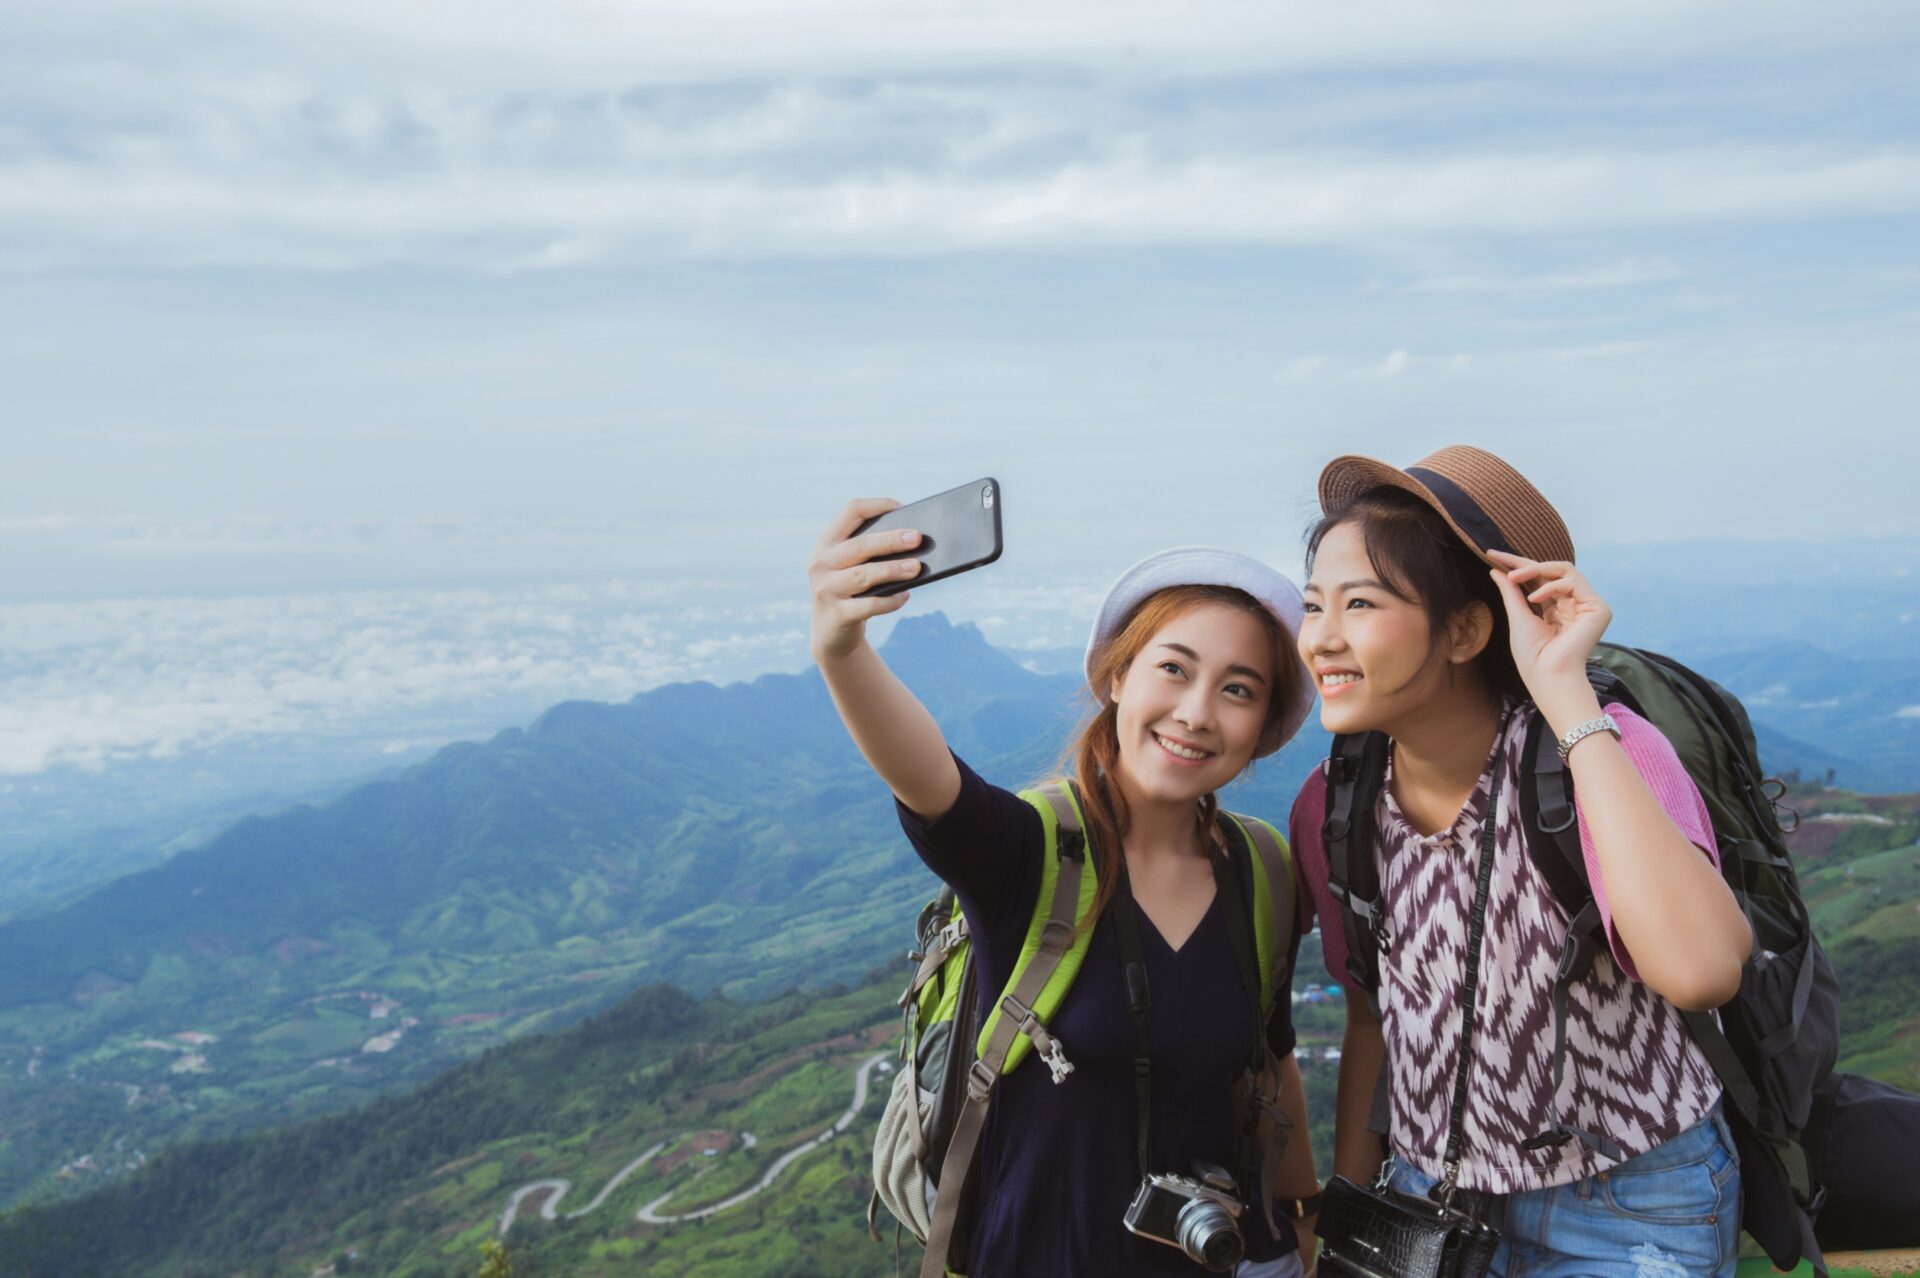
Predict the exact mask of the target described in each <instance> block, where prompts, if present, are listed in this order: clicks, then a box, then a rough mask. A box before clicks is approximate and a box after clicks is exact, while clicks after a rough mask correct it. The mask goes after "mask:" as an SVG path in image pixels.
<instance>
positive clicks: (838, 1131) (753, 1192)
mask: <svg viewBox="0 0 1920 1278" xmlns="http://www.w3.org/2000/svg"><path fill="white" fill-rule="evenodd" d="M891 1055H892V1053H890V1052H880V1053H877V1054H875V1055H873V1056H870V1057H868V1058H867V1059H866V1060H864V1061H862V1062H861V1063H860V1068H859V1069H857V1070H855V1071H854V1075H853V1103H852V1104H851V1105H848V1106H847V1112H846V1113H844V1114H842V1115H840V1117H839V1118H837V1119H835V1120H834V1122H833V1125H832V1126H831V1127H829V1128H827V1129H826V1130H825V1131H823V1132H821V1133H820V1134H819V1135H818V1136H815V1137H813V1138H812V1139H811V1140H806V1141H802V1142H801V1143H800V1144H798V1145H796V1146H794V1147H793V1148H792V1149H790V1150H788V1151H787V1152H786V1153H784V1154H782V1155H780V1157H779V1158H776V1159H775V1160H774V1161H773V1165H772V1166H770V1167H768V1168H767V1170H766V1171H765V1173H763V1174H762V1175H761V1177H760V1179H759V1180H757V1181H755V1182H754V1184H753V1185H752V1186H751V1187H750V1188H747V1189H743V1190H741V1191H740V1192H739V1193H737V1194H735V1195H734V1196H733V1197H731V1198H725V1199H722V1200H721V1201H719V1202H717V1203H714V1204H713V1205H712V1206H710V1207H701V1208H699V1209H697V1210H695V1211H689V1212H682V1213H681V1214H679V1215H676V1216H663V1215H661V1214H660V1208H661V1206H662V1205H664V1204H665V1203H666V1201H667V1200H668V1199H669V1198H672V1197H673V1195H674V1194H675V1193H676V1192H677V1191H675V1190H668V1191H667V1192H666V1193H664V1194H662V1195H660V1197H658V1198H656V1199H654V1200H653V1201H652V1202H650V1203H648V1204H647V1205H646V1206H644V1207H642V1208H641V1209H640V1210H639V1211H638V1212H636V1213H635V1219H637V1220H639V1221H640V1222H641V1223H643V1224H648V1225H671V1224H674V1223H676V1222H678V1221H683V1220H699V1219H701V1218H702V1217H705V1216H711V1215H714V1214H715V1213H716V1212H723V1211H727V1210H729V1209H731V1208H734V1207H738V1206H740V1204H742V1203H744V1202H748V1201H750V1200H751V1199H753V1198H754V1197H756V1196H757V1195H759V1194H763V1193H765V1192H766V1191H767V1189H768V1188H769V1187H770V1186H772V1184H773V1182H774V1181H775V1180H776V1179H778V1177H779V1175H780V1173H781V1172H783V1171H785V1170H786V1169H787V1168H788V1167H790V1166H791V1165H792V1164H793V1163H794V1161H795V1160H796V1159H799V1158H801V1157H803V1156H804V1155H806V1154H809V1153H811V1152H812V1151H814V1150H816V1149H819V1148H820V1147H821V1146H822V1145H825V1144H826V1143H827V1142H828V1141H830V1140H832V1139H833V1138H834V1137H836V1136H839V1135H842V1134H843V1133H844V1132H845V1131H846V1130H847V1129H848V1128H849V1127H851V1126H853V1122H854V1120H855V1119H856V1118H858V1117H859V1116H860V1111H861V1110H862V1109H864V1108H865V1107H866V1104H867V1090H868V1087H869V1086H870V1085H871V1081H872V1078H873V1071H874V1069H875V1068H877V1067H878V1066H879V1065H881V1064H882V1063H883V1062H885V1061H886V1060H888V1059H889V1058H890V1057H891ZM741 1144H742V1147H743V1148H747V1149H751V1148H753V1147H754V1146H755V1145H756V1144H758V1142H757V1141H756V1140H754V1139H753V1137H752V1134H751V1133H744V1134H743V1135H742V1139H741ZM666 1147H667V1142H666V1141H661V1142H660V1143H659V1144H657V1145H655V1146H653V1147H652V1148H651V1149H649V1150H647V1151H646V1152H645V1153H643V1154H641V1155H640V1156H639V1157H638V1158H635V1159H634V1160H633V1161H632V1162H630V1163H628V1164H627V1165H626V1166H625V1167H622V1168H621V1169H620V1170H619V1171H618V1172H617V1173H615V1175H614V1177H613V1179H611V1180H609V1181H608V1182H607V1183H606V1184H605V1185H603V1186H601V1188H600V1192H599V1193H597V1194H595V1195H594V1196H593V1201H592V1202H590V1203H588V1204H587V1205H586V1206H585V1207H582V1208H580V1210H578V1211H570V1212H568V1213H567V1219H568V1220H574V1219H577V1218H578V1217H581V1216H584V1215H586V1214H587V1213H588V1212H590V1211H593V1210H594V1209H595V1208H597V1207H599V1206H600V1204H602V1203H604V1202H606V1201H607V1196H608V1195H610V1194H611V1193H613V1191H614V1190H616V1189H618V1188H619V1187H620V1183H621V1182H622V1181H624V1180H626V1178H627V1177H629V1176H631V1175H633V1173H635V1172H636V1171H639V1170H640V1168H642V1167H643V1166H645V1165H646V1164H647V1162H648V1161H649V1160H650V1159H652V1158H653V1156H654V1155H656V1154H658V1153H659V1152H660V1151H661V1150H663V1149H665V1148H666ZM572 1188H573V1182H572V1181H570V1180H536V1181H532V1182H530V1183H528V1184H525V1185H522V1186H520V1187H519V1188H518V1189H516V1190H514V1191H513V1193H512V1194H510V1195H509V1196H508V1198H507V1207H506V1210H505V1211H503V1212H501V1213H500V1236H501V1237H503V1238H504V1237H506V1235H507V1231H508V1230H510V1229H512V1228H513V1222H514V1221H515V1220H516V1219H517V1218H518V1217H519V1214H520V1207H521V1204H522V1203H523V1202H524V1201H525V1200H526V1199H528V1198H530V1197H532V1196H533V1195H535V1194H540V1193H545V1194H546V1195H547V1199H546V1201H545V1202H543V1203H541V1204H540V1218H541V1219H542V1220H558V1219H559V1218H560V1215H559V1212H560V1200H561V1199H563V1198H565V1197H566V1196H567V1191H568V1190H570V1189H572Z"/></svg>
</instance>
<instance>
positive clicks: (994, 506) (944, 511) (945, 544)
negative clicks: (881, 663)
mask: <svg viewBox="0 0 1920 1278" xmlns="http://www.w3.org/2000/svg"><path fill="white" fill-rule="evenodd" d="M889 528H917V529H919V530H920V544H919V545H917V546H915V547H914V548H913V549H912V550H902V551H897V552H895V553H894V554H890V555H876V556H874V558H873V559H872V560H871V561H870V562H872V563H876V564H877V563H885V562H886V561H888V560H890V559H918V560H919V561H920V575H919V576H917V577H915V578H914V579H913V580H911V581H887V582H882V583H881V584H880V585H877V586H875V587H874V588H873V589H871V590H863V591H861V592H860V593H859V594H858V595H856V596H854V597H855V598H856V599H865V598H866V597H868V596H869V595H897V594H899V593H900V592H901V591H903V590H913V589H916V588H918V587H920V586H924V585H926V584H927V583H928V582H931V581H939V580H940V579H942V578H943V577H953V576H957V575H959V574H960V573H963V572H966V571H967V570H968V569H969V568H981V567H984V566H986V565H987V564H990V563H992V562H993V561H994V560H996V559H998V558H999V557H1000V481H999V480H997V479H976V480H974V481H973V482H972V483H971V484H962V485H960V486H959V487H958V488H949V489H948V490H947V491H946V492H944V493H940V494H939V495H937V496H934V497H926V498H923V499H921V500H920V501H916V502H914V503H913V504H912V505H910V506H901V507H900V508H899V509H897V510H890V511H888V512H887V513H886V514H884V515H876V516H874V517H873V518H872V519H869V520H867V522H865V523H864V524H861V525H860V526H859V527H858V528H856V529H854V530H853V535H854V536H856V537H858V536H859V535H860V534H861V533H866V532H873V531H875V530H876V529H877V530H879V531H881V532H885V531H886V530H887V529H889Z"/></svg>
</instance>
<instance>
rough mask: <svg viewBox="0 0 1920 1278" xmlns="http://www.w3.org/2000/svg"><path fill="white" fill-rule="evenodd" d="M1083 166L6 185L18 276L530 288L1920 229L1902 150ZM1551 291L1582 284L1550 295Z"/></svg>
mask: <svg viewBox="0 0 1920 1278" xmlns="http://www.w3.org/2000/svg"><path fill="white" fill-rule="evenodd" d="M1087 147H1088V149H1087V150H1086V151H1084V152H1082V153H1078V154H1074V155H1071V156H1068V157H1063V158H1061V159H1060V160H1058V161H1057V162H1055V163H1053V164H1051V165H1049V166H1047V167H1045V168H1044V169H1043V170H1041V171H1037V172H1025V173H1019V174H1007V173H1003V172H996V173H988V174H976V173H970V172H966V171H963V170H960V169H957V168H946V167H936V168H934V169H932V170H929V171H918V172H916V171H898V170H877V169H876V168H875V167H874V166H873V164H872V163H871V162H870V161H867V162H860V163H853V164H849V165H847V166H846V167H843V168H840V169H838V170H829V171H826V172H821V173H813V174H807V175H802V176H796V177H792V178H785V177H780V176H777V175H776V174H774V173H772V172H766V171H762V172H758V173H748V172H730V173H713V172H705V171H700V169H701V166H699V165H693V166H689V167H682V168H679V169H677V170H676V169H674V168H673V167H672V166H668V165H661V166H642V167H639V168H628V167H627V166H623V165H600V166H592V167H590V168H588V169H587V170H586V171H566V170H554V169H535V168H528V167H524V166H521V165H519V164H515V163H501V162H494V161H483V162H476V163H474V164H472V165H470V166H462V167H458V168H456V169H454V170H452V171H441V172H429V173H425V174H422V173H416V172H408V173H399V174H393V175H382V176H365V177H362V178H359V179H357V180H353V181H344V182H343V181H339V180H334V179H328V178H316V177H313V176H311V175H308V174H303V173H298V172H276V171H274V170H275V169H276V168H277V167H278V166H277V165H275V164H273V163H271V162H269V160H268V159H267V158H266V157H265V156H254V157H249V159H248V160H247V162H243V163H240V164H238V165H232V166H226V167H219V168H216V167H213V166H203V167H198V168H193V167H181V166H176V165H173V164H161V165H146V164H143V163H141V162H139V161H129V162H127V163H125V164H120V165H93V166H78V165H74V164H71V163H64V162H58V161H54V160H51V159H47V158H36V159H27V160H14V161H12V162H9V163H0V227H5V228H8V229H9V231H10V232H11V238H12V240H13V242H14V244H15V247H14V248H13V249H12V250H11V251H10V253H9V254H8V256H7V257H6V258H5V259H4V260H5V261H8V262H10V263H11V264H12V265H14V266H15V267H33V268H36V269H37V268H43V267H47V266H50V265H55V264H59V263H63V262H64V263H67V264H78V263H81V262H96V263H97V262H101V261H109V262H115V263H118V264H121V265H135V264H159V265H169V266H185V265H213V264H223V263H225V264H250V265H274V266H294V267H337V268H344V267H349V266H366V265H377V264H382V263H392V262H406V261H421V262H428V263H438V264H447V265H462V266H475V267H488V268H506V267H522V268H524V267H527V266H530V265H569V266H572V265H580V264H584V263H590V262H602V261H621V260H627V261H633V260H647V259H653V258H660V257H684V256H706V255H726V256H732V257H738V256H749V257H760V256H809V255H821V254H825V255H836V256H852V257H874V256H879V257H885V256H893V255H915V254H929V253H946V252H955V251H994V250H1009V249H1039V248H1053V249H1060V248H1069V247H1076V246H1077V247H1084V246H1088V245H1107V246H1121V245H1145V244H1183V243H1185V244H1223V243H1224V244H1242V245H1344V246H1350V247H1364V246H1367V245H1373V244H1379V243H1382V242H1391V241H1393V240H1395V239H1397V238H1401V237H1420V236H1471V235H1487V234H1504V235H1523V236H1532V235H1543V234H1563V233H1568V232H1574V231H1591V230H1600V229H1609V228H1630V227H1635V226H1652V225H1672V224H1681V225H1685V224H1699V223H1724V222H1762V223H1764V222H1770V221H1777V220H1784V219H1790V218H1804V217H1848V216H1860V215H1869V214H1889V213H1903V212H1913V211H1920V151H1916V150H1912V149H1901V148H1879V149H1874V150H1871V151H1861V150H1856V151H1854V152H1853V153H1852V154H1835V153H1832V152H1830V151H1824V150H1823V151H1821V152H1812V151H1801V150H1798V149H1793V150H1782V149H1773V148H1751V147H1732V148H1712V149H1690V150H1659V151H1631V150H1600V151H1586V152H1577V151H1576V152H1569V151H1554V152H1542V153H1527V152H1483V153H1474V152H1452V153H1446V154H1437V155H1435V154H1402V155H1377V154H1376V155H1368V154H1354V153H1333V152H1307V151H1294V152H1284V153H1274V154H1244V153H1242V154H1219V155H1200V156H1187V157H1179V156H1175V157H1170V158H1163V157H1151V158H1149V157H1142V156H1133V155H1126V154H1116V153H1113V151H1114V148H1112V147H1109V146H1107V145H1104V144H1093V143H1088V144H1087ZM1569 281H1572V282H1571V283H1569ZM1463 283H1465V284H1466V285H1467V286H1469V287H1472V286H1483V285H1489V284H1490V282H1489V281H1463ZM1524 286H1525V285H1524V284H1523V285H1522V287H1524ZM1538 286H1539V287H1544V288H1552V287H1576V286H1580V284H1579V281H1578V280H1577V279H1576V278H1575V277H1560V281H1559V282H1558V283H1555V282H1554V277H1542V282H1541V283H1540V284H1539V285H1538ZM1587 286H1589V287H1604V286H1607V285H1605V284H1604V283H1603V284H1598V285H1594V284H1588V285H1587Z"/></svg>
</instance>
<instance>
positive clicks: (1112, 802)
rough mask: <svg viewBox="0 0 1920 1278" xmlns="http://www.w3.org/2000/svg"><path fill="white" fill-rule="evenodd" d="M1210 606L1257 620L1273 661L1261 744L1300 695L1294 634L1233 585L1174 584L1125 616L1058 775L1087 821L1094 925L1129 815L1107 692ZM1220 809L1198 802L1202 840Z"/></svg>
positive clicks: (1109, 889) (1102, 654)
mask: <svg viewBox="0 0 1920 1278" xmlns="http://www.w3.org/2000/svg"><path fill="white" fill-rule="evenodd" d="M1206 604H1225V605H1226V606H1228V607H1229V608H1237V609H1239V610H1240V611H1241V612H1244V613H1247V614H1248V615H1250V616H1252V617H1254V618H1255V619H1256V620H1258V621H1259V622H1260V625H1261V628H1262V630H1263V631H1264V632H1265V634H1266V637H1267V641H1268V644H1269V646H1270V647H1271V648H1272V656H1273V684H1272V686H1271V687H1270V688H1269V690H1268V700H1267V714H1266V720H1265V722H1264V723H1262V724H1261V729H1260V745H1259V747H1257V748H1258V749H1265V748H1267V747H1268V746H1270V745H1273V746H1277V745H1278V744H1279V742H1278V741H1277V739H1276V738H1277V737H1278V736H1279V734H1280V733H1281V732H1282V731H1283V730H1284V728H1285V720H1286V718H1287V711H1288V709H1289V708H1291V707H1292V706H1293V704H1294V701H1295V699H1296V698H1297V697H1298V696H1299V694H1300V682H1301V680H1302V679H1303V678H1304V677H1305V671H1304V668H1303V667H1302V666H1301V664H1300V660H1299V657H1298V656H1297V655H1296V654H1295V652H1294V646H1293V636H1291V635H1289V634H1288V633H1287V631H1286V628H1285V627H1283V626H1282V625H1281V624H1280V623H1279V621H1278V620H1276V619H1275V618H1274V615H1273V614H1272V613H1271V612H1268V611H1267V609H1266V608H1265V606H1263V605H1262V604H1261V603H1260V602H1259V601H1258V600H1256V599H1255V598H1254V597H1253V596H1252V595H1250V594H1248V593H1247V592H1246V591H1244V590H1236V589H1234V588H1233V587H1232V586H1198V585H1196V586H1169V587H1167V588H1166V589H1165V590H1157V591H1155V592H1154V593H1153V594H1151V595H1148V596H1147V597H1146V598H1145V599H1143V600H1141V601H1140V602H1139V604H1138V605H1136V606H1135V607H1134V610H1133V611H1132V612H1130V613H1128V614H1127V619H1126V621H1125V622H1124V623H1122V624H1121V626H1120V629H1119V632H1118V633H1117V634H1115V635H1114V637H1113V638H1111V639H1109V640H1108V641H1107V643H1106V646H1105V647H1103V648H1101V649H1100V651H1099V652H1098V653H1096V654H1095V655H1094V659H1093V662H1092V668H1091V669H1090V670H1089V671H1088V686H1089V689H1090V690H1091V691H1092V693H1093V695H1094V698H1095V707H1094V710H1093V713H1092V714H1090V715H1089V716H1088V717H1087V719H1086V722H1085V723H1083V724H1082V725H1081V726H1080V731H1079V732H1078V733H1076V734H1075V736H1074V739H1073V741H1072V742H1071V743H1069V744H1068V746H1067V749H1066V751H1065V753H1064V754H1062V755H1061V758H1060V766H1059V770H1060V771H1061V772H1062V773H1065V774H1066V775H1067V776H1069V777H1071V778H1072V779H1073V780H1074V782H1075V783H1076V784H1077V785H1078V786H1079V788H1080V812H1081V819H1082V820H1083V821H1084V822H1085V823H1086V829H1087V840H1088V842H1089V843H1091V844H1092V845H1093V849H1094V873H1095V876H1096V877H1097V878H1098V880H1099V883H1100V887H1099V893H1098V895H1097V896H1096V897H1095V898H1094V903H1093V913H1092V914H1090V915H1088V916H1087V917H1088V920H1089V922H1091V921H1092V920H1094V919H1098V918H1099V917H1100V914H1101V912H1102V911H1103V910H1105V909H1106V908H1107V902H1108V901H1110V900H1112V899H1113V891H1114V886H1115V880H1116V878H1117V876H1118V874H1119V870H1120V866H1121V864H1122V857H1124V856H1125V852H1124V850H1123V843H1124V840H1125V839H1126V836H1127V829H1128V825H1129V818H1130V814H1129V813H1128V811H1127V800H1126V796H1125V795H1123V794H1121V793H1120V788H1119V786H1117V785H1116V784H1114V782H1113V775H1114V770H1115V769H1116V768H1118V767H1119V765H1120V729H1119V713H1120V712H1119V709H1118V708H1117V707H1116V706H1115V705H1114V704H1113V702H1112V701H1111V700H1109V699H1108V697H1107V695H1106V691H1107V689H1109V688H1111V687H1112V686H1113V681H1114V680H1115V679H1116V678H1118V677H1119V676H1120V675H1121V674H1123V673H1124V672H1125V671H1126V669H1127V668H1128V667H1129V666H1131V665H1132V664H1133V659H1134V658H1135V657H1137V656H1139V655H1140V651H1141V649H1143V648H1145V647H1146V646H1147V641H1148V640H1150V639H1152V638H1153V637H1154V636H1155V635H1157V634H1159V633H1160V632H1161V631H1162V630H1163V629H1165V628H1166V627H1167V626H1168V625H1169V624H1171V623H1172V622H1173V620H1174V619H1175V618H1177V617H1180V616H1183V615H1185V614H1186V613H1188V612H1191V611H1192V610H1193V609H1195V608H1199V607H1201V606H1203V605H1206ZM1219 811H1220V803H1219V800H1218V798H1216V797H1215V796H1214V795H1213V794H1212V793H1208V794H1206V795H1203V796H1201V798H1200V801H1199V803H1198V804H1197V805H1196V806H1195V811H1194V820H1195V822H1196V823H1197V825H1198V827H1199V831H1200V838H1201V840H1202V841H1203V842H1214V841H1216V840H1217V839H1218V838H1219V831H1218V825H1217V823H1216V817H1217V816H1218V813H1219Z"/></svg>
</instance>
